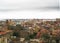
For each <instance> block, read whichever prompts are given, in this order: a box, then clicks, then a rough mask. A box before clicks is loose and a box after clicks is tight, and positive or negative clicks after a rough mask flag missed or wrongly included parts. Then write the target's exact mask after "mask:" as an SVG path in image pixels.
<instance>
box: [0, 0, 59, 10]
mask: <svg viewBox="0 0 60 43" xmlns="http://www.w3.org/2000/svg"><path fill="white" fill-rule="evenodd" d="M45 7H47V8H49V7H51V8H54V7H55V8H58V0H0V10H4V9H5V10H7V9H35V8H45Z"/></svg>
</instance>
